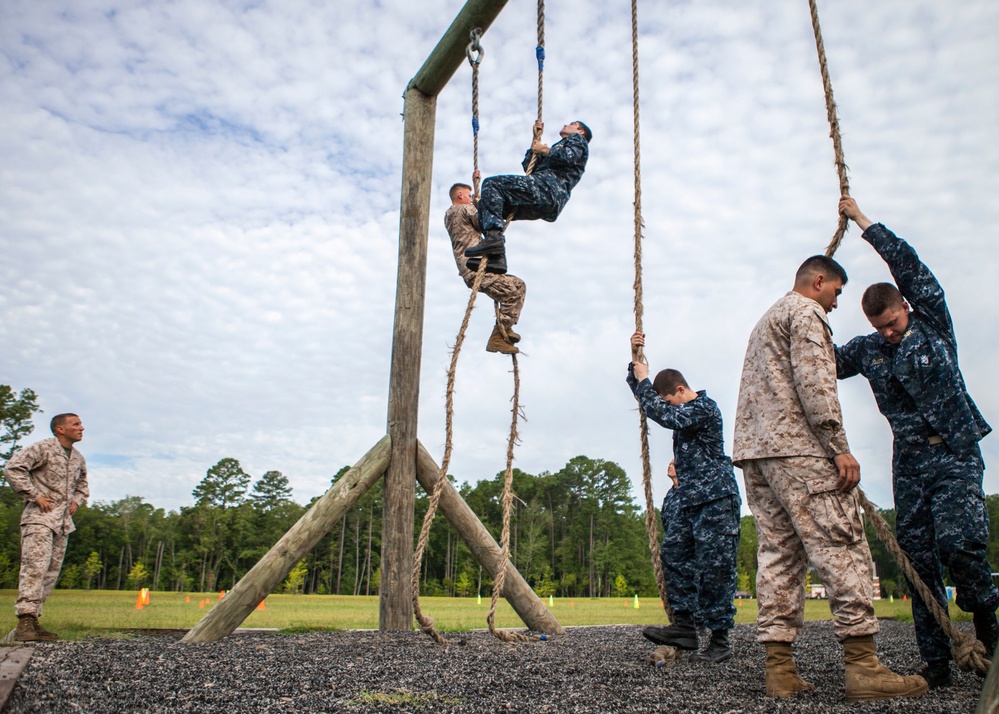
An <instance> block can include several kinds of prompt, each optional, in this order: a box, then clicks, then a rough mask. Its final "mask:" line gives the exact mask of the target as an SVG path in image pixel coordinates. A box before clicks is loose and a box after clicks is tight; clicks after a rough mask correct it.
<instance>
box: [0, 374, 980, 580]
mask: <svg viewBox="0 0 999 714" xmlns="http://www.w3.org/2000/svg"><path fill="white" fill-rule="evenodd" d="M35 399H36V397H35V395H34V393H33V392H31V391H30V390H24V391H22V392H21V394H20V395H18V394H16V393H14V392H13V390H11V389H10V388H9V387H6V386H4V385H0V427H2V430H0V448H4V451H2V452H0V466H2V465H3V463H6V460H7V459H9V458H10V456H11V455H12V454H13V453H14V452H16V451H17V450H18V449H19V448H20V446H21V443H20V442H21V441H23V438H24V437H25V436H27V435H28V434H29V433H30V420H31V417H32V415H33V413H34V412H35V411H38V408H37V403H36V401H35ZM26 424H27V426H26ZM347 470H348V467H347V466H344V467H343V468H342V469H340V470H339V471H338V472H337V473H336V474H335V475H333V476H332V478H331V485H332V484H333V483H336V481H337V480H338V479H339V478H341V477H342V476H343V475H344V474H345V473H346V472H347ZM502 477H503V475H502V473H498V474H497V475H496V476H495V477H494V478H492V479H489V480H483V481H479V482H478V483H476V484H474V485H471V484H468V483H463V484H461V486H459V487H458V490H459V492H460V493H461V495H462V497H463V498H464V499H465V501H466V502H467V503H468V504H469V506H470V507H471V508H472V510H473V511H474V512H475V513H476V514H477V515H478V517H479V519H480V520H481V521H482V523H483V524H484V525H485V526H486V528H488V529H489V531H490V532H491V533H492V534H493V536H494V537H495V538H496V539H497V541H498V540H499V535H500V530H501V527H502V507H501V505H500V495H501V492H502ZM449 478H450V479H451V480H452V482H454V478H453V477H451V476H449ZM513 490H514V493H515V494H516V497H515V499H514V505H513V511H512V514H511V524H510V527H511V531H510V533H511V535H510V557H511V560H512V561H513V563H514V565H515V566H516V567H517V569H518V570H519V571H520V573H521V574H522V575H523V576H524V578H525V579H526V580H527V581H528V583H530V584H531V586H532V587H533V588H534V589H535V591H536V592H537V593H538V594H539V595H541V596H548V595H555V596H559V597H630V596H631V595H633V594H635V593H637V594H638V595H640V596H643V597H656V596H657V594H658V592H657V589H656V585H655V580H654V576H653V571H652V566H651V562H650V554H649V550H648V533H647V531H646V526H645V519H644V514H643V510H642V508H641V507H640V506H639V505H638V504H637V503H636V500H635V498H634V496H633V494H632V485H631V481H630V479H629V478H628V476H627V474H626V473H625V471H624V469H622V468H621V467H620V466H619V465H617V464H616V463H613V462H610V461H605V460H602V459H594V458H589V457H587V456H577V457H575V458H573V459H571V460H570V461H569V462H568V463H566V464H565V465H564V466H563V467H562V468H561V469H559V470H558V471H555V472H548V471H545V472H542V473H540V474H536V475H534V474H529V473H526V472H524V471H521V470H519V469H515V470H514V472H513ZM383 494H384V485H383V481H382V480H379V481H378V482H376V484H375V485H374V486H373V487H372V488H371V489H370V490H369V491H368V493H366V494H365V495H364V496H363V497H362V498H360V499H359V500H358V502H357V503H356V504H355V505H354V507H353V508H352V509H351V510H350V511H348V512H347V513H346V514H344V516H343V517H342V518H341V520H340V522H339V523H338V524H337V525H336V526H335V527H334V528H333V529H332V530H331V531H330V532H329V533H328V534H327V535H326V536H325V537H323V539H322V540H321V541H320V542H319V543H318V544H317V545H316V546H315V547H314V548H313V549H312V550H311V551H310V552H309V553H308V554H307V555H306V557H305V558H304V559H303V560H302V561H301V562H300V563H298V564H297V566H296V567H295V568H294V569H293V570H292V572H291V574H290V575H289V577H288V579H287V580H286V581H285V583H284V584H283V588H282V589H283V590H284V591H286V592H292V593H309V594H341V595H374V594H376V593H377V592H378V586H379V580H380V574H381V569H380V564H381V533H382V499H383ZM319 495H321V494H317V498H318V496H319ZM192 498H193V503H192V504H191V505H189V506H184V507H181V508H179V509H177V510H170V511H167V510H165V509H162V508H157V507H155V506H154V505H153V504H150V503H147V502H146V501H145V500H144V499H143V498H142V497H140V496H126V497H125V498H122V499H119V500H115V501H107V502H105V501H97V502H95V503H93V504H90V505H86V506H83V507H81V508H80V509H79V510H78V511H77V513H76V515H75V517H74V520H75V522H76V526H77V530H76V532H75V533H73V535H72V536H71V537H70V539H69V547H68V549H67V552H66V559H65V561H64V565H63V570H62V574H61V576H60V580H59V583H58V586H57V587H61V588H84V589H86V588H91V589H109V590H135V589H138V588H141V587H149V588H151V589H153V590H168V591H183V592H208V591H217V590H223V589H229V588H231V587H232V586H233V585H234V584H235V583H236V582H237V581H238V580H239V579H240V578H241V577H242V576H243V575H244V574H245V573H246V572H247V571H248V570H249V569H250V568H251V567H253V565H254V564H256V562H257V561H258V560H259V559H260V557H261V556H263V555H264V553H266V552H267V550H268V549H269V548H270V547H271V546H272V545H274V543H276V542H277V540H278V539H279V538H280V537H281V536H282V535H283V534H284V533H285V532H286V531H287V530H288V529H289V528H290V527H291V526H292V525H293V524H294V523H295V522H296V521H297V520H298V519H299V518H300V517H301V516H302V515H303V514H304V513H305V511H306V509H307V508H308V507H310V506H311V505H312V503H313V502H314V501H315V500H316V499H313V500H312V501H310V502H309V503H308V504H305V505H301V504H298V503H296V502H295V501H294V499H293V498H292V490H291V488H290V486H289V483H288V479H287V478H286V477H285V476H284V475H283V474H282V473H281V472H280V471H276V470H273V471H267V472H265V473H264V474H263V475H261V476H260V477H259V478H257V479H254V478H253V477H252V476H251V475H250V474H248V473H246V471H244V469H243V468H242V467H241V465H240V463H239V461H238V460H237V459H235V458H232V457H226V458H223V459H221V460H220V461H218V463H216V464H214V465H213V466H211V467H210V468H208V469H207V471H206V473H205V476H204V478H203V479H202V480H201V481H200V482H199V483H198V484H197V486H196V487H195V488H194V490H193V491H192ZM986 500H987V506H988V510H989V516H990V519H991V533H990V546H989V558H990V561H991V562H992V563H993V565H999V495H995V494H994V495H990V496H988V497H987V499H986ZM427 504H428V498H427V495H426V494H425V493H423V492H422V491H421V490H419V488H418V490H417V502H416V518H415V521H414V541H415V539H416V536H417V535H418V532H419V527H420V524H421V522H422V519H423V514H424V513H425V512H426V509H427ZM21 509H22V503H21V501H20V498H19V497H18V496H17V495H16V494H15V493H13V491H12V489H11V488H10V486H9V485H7V484H6V483H3V484H2V485H0V588H15V587H17V577H18V569H19V565H20V547H19V541H20V538H19V518H20V514H21ZM881 514H882V515H883V516H884V517H885V518H886V520H887V521H888V523H889V524H890V525H892V526H894V522H895V513H894V511H893V510H883V511H881ZM741 525H742V531H741V538H740V543H739V553H738V578H739V582H738V588H739V590H740V591H744V592H747V593H754V592H755V584H756V570H757V561H756V549H757V537H756V527H755V522H754V520H753V518H752V516H745V517H743V518H742V523H741ZM868 540H869V542H870V544H871V551H872V555H873V560H874V562H875V564H876V566H877V570H878V573H879V575H880V577H881V587H882V594H883V595H885V596H887V595H896V596H900V595H902V594H905V593H907V589H906V585H905V580H904V578H903V577H902V575H901V572H900V570H899V568H898V566H897V564H895V562H894V560H893V559H892V557H891V556H890V555H889V554H888V553H887V551H886V550H885V548H884V546H883V545H882V544H881V543H880V541H878V539H877V537H876V536H875V535H874V532H873V530H870V528H869V529H868ZM813 577H814V576H813ZM491 586H492V582H491V580H490V578H489V575H488V573H487V572H486V571H484V570H483V569H482V568H481V567H480V566H479V565H478V563H477V562H476V561H475V560H474V558H473V557H472V555H471V553H470V551H469V550H468V548H467V547H466V546H465V544H464V543H463V542H462V541H461V539H460V538H458V536H457V534H456V533H455V531H454V530H453V529H452V528H451V527H450V526H449V525H448V523H447V521H446V520H445V519H444V517H443V516H439V517H438V518H437V519H436V520H435V521H434V525H433V528H432V529H431V532H430V540H429V542H428V544H427V549H426V553H425V555H424V561H423V563H422V564H421V577H420V587H421V591H422V592H423V594H425V595H450V596H472V595H475V594H477V593H488V592H489V590H490V588H491Z"/></svg>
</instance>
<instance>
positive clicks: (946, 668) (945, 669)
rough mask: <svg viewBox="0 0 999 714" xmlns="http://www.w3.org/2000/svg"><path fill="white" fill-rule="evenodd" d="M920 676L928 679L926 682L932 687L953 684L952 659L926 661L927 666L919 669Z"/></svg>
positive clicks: (936, 687)
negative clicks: (951, 674)
mask: <svg viewBox="0 0 999 714" xmlns="http://www.w3.org/2000/svg"><path fill="white" fill-rule="evenodd" d="M919 676H920V677H922V678H923V679H925V680H926V684H928V685H929V687H930V689H939V688H940V687H949V686H950V685H951V679H950V660H949V659H934V660H930V661H929V662H927V663H926V666H925V667H923V668H922V669H921V670H919Z"/></svg>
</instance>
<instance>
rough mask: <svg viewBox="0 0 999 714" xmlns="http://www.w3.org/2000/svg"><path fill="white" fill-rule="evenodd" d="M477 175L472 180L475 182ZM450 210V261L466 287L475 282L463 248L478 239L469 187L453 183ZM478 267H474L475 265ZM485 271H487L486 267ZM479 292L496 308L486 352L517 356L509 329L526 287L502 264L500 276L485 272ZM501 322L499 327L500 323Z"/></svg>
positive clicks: (515, 337) (446, 221)
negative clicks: (452, 261)
mask: <svg viewBox="0 0 999 714" xmlns="http://www.w3.org/2000/svg"><path fill="white" fill-rule="evenodd" d="M478 178H479V177H478V172H475V173H474V174H473V179H475V180H478ZM449 195H450V197H451V207H450V208H449V209H447V212H446V213H445V214H444V227H445V228H447V232H448V235H449V236H451V248H452V249H453V250H454V262H455V264H457V266H458V274H459V275H460V276H461V279H462V280H464V281H465V285H467V286H468V287H469V288H471V287H472V285H473V284H474V283H475V273H474V272H473V271H472V270H471V269H470V268H469V266H468V263H469V261H468V260H467V259H466V258H465V249H466V248H468V247H469V246H472V245H474V244H475V242H476V241H478V240H479V233H480V231H479V217H478V212H477V211H476V209H475V197H473V196H472V187H471V186H469V185H468V184H464V183H456V184H455V185H454V186H452V187H451V191H450V192H449ZM476 267H478V266H476ZM487 270H488V268H487ZM479 292H480V293H485V294H486V295H488V296H489V297H491V298H492V299H493V300H494V301H495V302H496V303H497V304H498V305H499V309H498V310H497V320H496V325H495V326H494V327H493V333H492V334H491V335H490V336H489V342H487V343H486V351H487V352H501V353H503V354H517V353H518V352H519V350H518V349H517V347H516V343H517V342H519V341H520V335H518V334H517V333H516V332H514V331H513V326H514V325H516V324H517V320H519V319H520V311H521V310H522V309H523V308H524V298H525V297H526V295H527V286H526V285H525V284H524V281H523V280H521V279H520V278H518V277H517V276H516V275H510V274H508V273H506V266H505V261H504V270H503V274H494V273H489V272H487V273H486V274H485V275H483V276H482V282H481V283H479ZM501 323H502V324H501Z"/></svg>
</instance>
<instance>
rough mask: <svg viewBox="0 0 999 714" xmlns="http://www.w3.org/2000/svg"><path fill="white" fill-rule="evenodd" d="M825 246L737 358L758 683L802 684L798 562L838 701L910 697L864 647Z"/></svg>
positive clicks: (839, 276) (870, 634)
mask: <svg viewBox="0 0 999 714" xmlns="http://www.w3.org/2000/svg"><path fill="white" fill-rule="evenodd" d="M846 281H847V276H846V272H845V271H844V270H843V268H842V267H841V266H840V265H839V264H838V263H837V262H836V261H834V260H832V259H830V258H826V257H825V256H821V255H818V256H813V257H812V258H809V259H808V260H806V261H805V262H804V263H803V264H802V265H801V267H800V268H798V272H797V274H796V275H795V282H794V288H793V289H792V290H791V292H789V293H787V294H786V295H785V296H784V297H782V298H781V299H780V300H778V301H777V302H776V303H775V304H774V305H773V306H772V307H771V308H770V309H769V310H768V311H767V313H766V314H765V315H764V316H763V317H762V318H761V319H760V321H759V322H758V323H757V324H756V327H754V328H753V332H752V334H751V335H750V338H749V346H748V348H747V350H746V358H745V362H744V363H743V368H742V382H741V384H740V387H739V404H738V408H737V410H736V417H735V444H734V449H733V458H734V460H735V464H736V465H737V466H739V467H740V468H741V469H742V472H743V477H744V478H745V480H746V499H747V501H748V502H749V507H750V510H751V511H752V512H753V515H754V516H755V517H756V529H757V534H758V537H759V550H758V553H757V556H758V560H759V570H758V572H757V577H756V592H757V597H758V604H759V612H758V615H757V640H758V641H759V642H762V643H763V645H764V646H765V647H766V650H767V658H766V693H767V696H770V697H774V698H781V697H787V696H791V695H792V694H794V693H795V692H799V691H804V690H808V689H814V686H813V685H812V684H810V683H808V682H806V681H805V680H803V679H802V678H801V677H799V676H798V672H797V668H796V666H795V663H794V659H793V657H792V653H791V645H792V643H793V642H794V641H795V639H796V638H797V637H798V633H799V632H801V628H802V626H803V625H804V610H805V571H806V569H807V567H808V564H809V562H810V563H811V564H812V566H813V567H814V568H815V570H816V572H817V573H818V574H819V577H820V578H822V582H823V583H825V585H826V589H827V592H828V593H829V609H830V610H831V612H832V615H833V631H834V632H835V634H836V637H837V639H838V640H839V641H840V642H841V643H842V644H843V651H844V663H845V672H846V698H847V701H858V700H864V699H882V698H888V697H895V696H919V695H921V694H923V693H924V692H925V691H926V689H927V685H926V682H925V681H924V680H923V679H922V678H921V677H901V676H899V675H897V674H895V673H893V672H891V671H890V670H888V669H887V668H885V667H884V666H882V665H881V664H880V662H879V661H878V658H877V651H876V648H875V646H874V633H876V632H877V631H878V629H879V628H878V621H877V619H876V618H875V616H874V607H873V604H872V600H873V585H872V579H871V570H870V565H869V563H870V561H871V553H870V549H869V548H868V546H867V539H866V536H865V534H864V526H863V523H862V522H861V517H860V509H859V505H858V503H857V496H856V492H855V490H854V489H855V487H856V486H857V484H858V483H859V482H860V465H859V464H858V463H857V461H856V459H855V458H854V457H853V456H852V455H851V454H850V447H849V445H848V444H847V441H846V433H845V431H844V429H843V417H842V413H841V411H840V405H839V396H838V394H837V391H836V357H835V352H834V349H833V343H832V328H831V327H830V326H829V322H828V320H827V319H826V314H827V313H829V312H830V311H832V310H833V309H834V308H835V307H836V302H837V298H838V297H839V294H840V293H841V292H842V289H843V286H844V285H845V284H846Z"/></svg>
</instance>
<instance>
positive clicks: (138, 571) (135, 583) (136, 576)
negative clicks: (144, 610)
mask: <svg viewBox="0 0 999 714" xmlns="http://www.w3.org/2000/svg"><path fill="white" fill-rule="evenodd" d="M148 578H149V571H148V570H146V566H145V565H143V564H142V563H136V564H135V565H134V566H133V567H132V569H131V570H130V571H129V572H128V578H127V579H126V580H125V583H126V585H125V587H126V589H128V590H136V589H138V588H142V587H145V585H146V580H147V579H148Z"/></svg>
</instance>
